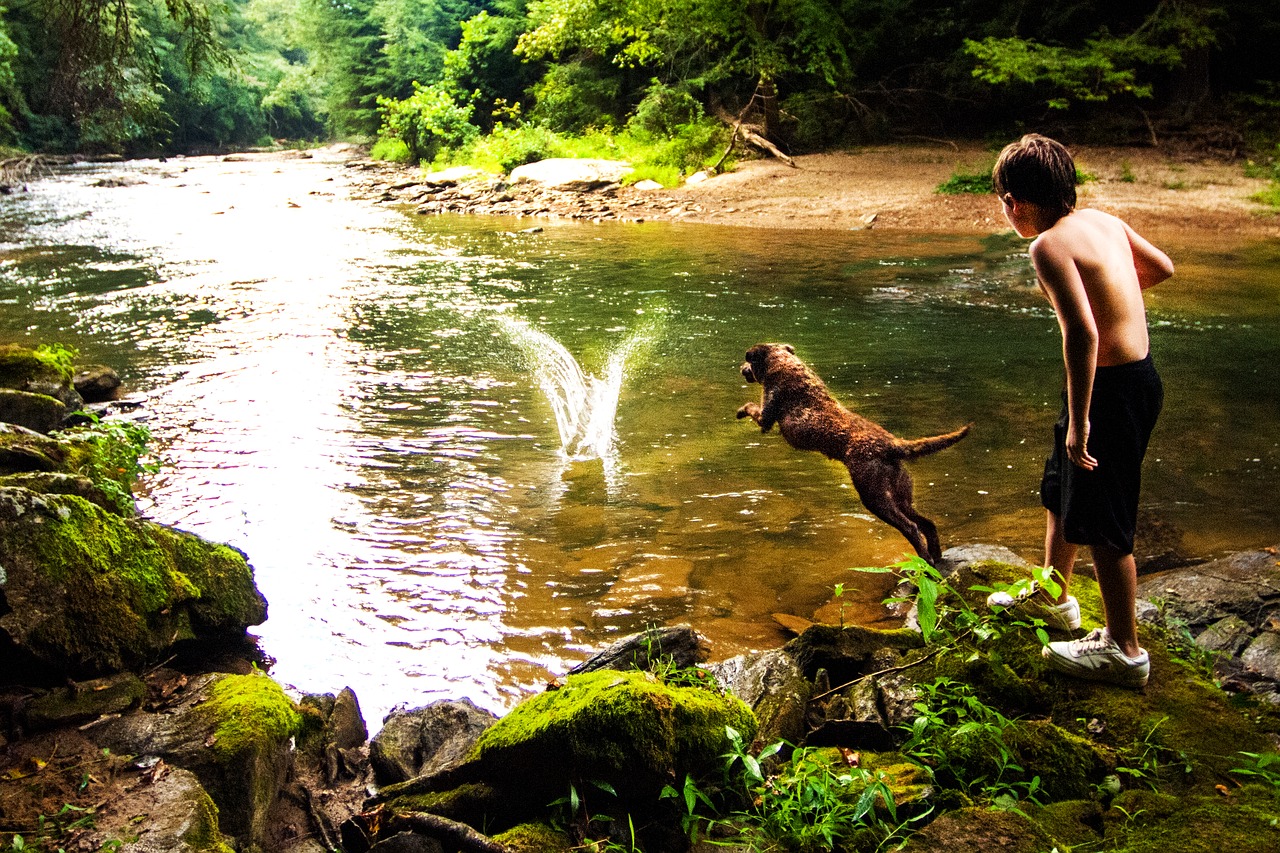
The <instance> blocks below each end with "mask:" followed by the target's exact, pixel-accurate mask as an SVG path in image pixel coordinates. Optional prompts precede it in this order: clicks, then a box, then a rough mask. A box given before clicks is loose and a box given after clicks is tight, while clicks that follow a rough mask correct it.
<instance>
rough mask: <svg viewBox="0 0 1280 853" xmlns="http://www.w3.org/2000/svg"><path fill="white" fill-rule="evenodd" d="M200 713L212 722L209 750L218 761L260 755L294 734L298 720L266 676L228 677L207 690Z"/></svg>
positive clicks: (286, 697)
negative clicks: (211, 740)
mask: <svg viewBox="0 0 1280 853" xmlns="http://www.w3.org/2000/svg"><path fill="white" fill-rule="evenodd" d="M200 707H201V711H200V713H201V714H206V715H209V716H210V717H212V719H213V723H214V742H213V750H214V753H215V754H216V755H217V756H218V759H219V760H220V761H223V762H228V761H231V760H233V759H236V758H240V757H244V756H248V755H254V754H264V753H266V752H267V751H269V750H270V749H273V748H274V747H276V746H278V745H279V744H280V743H282V742H284V741H285V740H287V739H288V738H290V737H292V736H293V735H294V734H296V733H297V732H298V731H299V729H300V728H301V725H302V717H301V716H300V715H299V714H298V709H297V708H296V707H295V706H294V704H293V700H291V699H290V698H289V697H288V696H286V695H285V692H284V690H283V689H282V688H281V687H280V685H279V684H277V683H276V682H274V681H272V680H271V679H270V678H268V677H267V676H266V675H263V674H261V673H255V674H252V675H228V676H226V677H225V678H222V679H219V680H218V681H217V682H216V683H215V684H214V685H213V686H212V687H211V688H210V691H209V701H208V702H206V703H204V705H202V706H200Z"/></svg>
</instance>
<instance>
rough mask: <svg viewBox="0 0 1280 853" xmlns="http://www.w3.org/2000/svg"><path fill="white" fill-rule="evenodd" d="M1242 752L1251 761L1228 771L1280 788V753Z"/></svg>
mask: <svg viewBox="0 0 1280 853" xmlns="http://www.w3.org/2000/svg"><path fill="white" fill-rule="evenodd" d="M1240 754H1241V755H1243V756H1244V757H1245V758H1247V759H1249V762H1248V763H1247V764H1246V765H1245V766H1243V767H1233V768H1231V770H1230V771H1228V772H1230V773H1235V774H1238V775H1240V776H1247V777H1250V778H1252V779H1257V780H1259V781H1262V782H1266V783H1267V784H1269V785H1270V786H1271V787H1273V788H1276V789H1278V790H1280V753H1275V752H1243V751H1242V752H1241V753H1240Z"/></svg>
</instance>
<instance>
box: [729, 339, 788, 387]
mask: <svg viewBox="0 0 1280 853" xmlns="http://www.w3.org/2000/svg"><path fill="white" fill-rule="evenodd" d="M780 350H781V351H783V352H786V353H787V354H788V355H794V354H795V351H796V348H795V347H793V346H792V345H791V344H756V345H755V346H753V347H752V348H751V349H749V350H747V360H746V361H744V362H742V368H741V369H742V378H743V379H745V380H747V381H748V382H763V381H764V375H765V373H766V372H767V370H766V364H767V362H768V361H769V356H770V355H771V354H772V353H774V352H777V351H780Z"/></svg>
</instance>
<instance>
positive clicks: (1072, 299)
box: [1031, 236, 1098, 471]
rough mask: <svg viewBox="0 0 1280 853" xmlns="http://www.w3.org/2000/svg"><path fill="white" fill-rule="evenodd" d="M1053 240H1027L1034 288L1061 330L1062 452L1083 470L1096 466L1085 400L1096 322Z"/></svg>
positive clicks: (1071, 264)
mask: <svg viewBox="0 0 1280 853" xmlns="http://www.w3.org/2000/svg"><path fill="white" fill-rule="evenodd" d="M1057 242H1058V241H1055V240H1046V239H1045V238H1044V237H1043V236H1041V238H1040V239H1038V240H1036V241H1035V242H1034V243H1032V244H1031V261H1032V263H1033V264H1034V265H1035V269H1036V275H1037V276H1038V277H1039V279H1040V287H1041V289H1042V290H1044V292H1045V295H1046V296H1048V297H1049V302H1050V303H1052V304H1053V311H1054V313H1055V314H1056V315H1057V316H1058V326H1059V327H1060V328H1061V329H1062V360H1063V362H1064V364H1065V365H1066V369H1067V414H1068V422H1067V441H1066V444H1067V448H1066V449H1067V456H1068V458H1070V459H1071V461H1072V462H1074V463H1075V464H1076V465H1079V466H1080V467H1081V468H1084V469H1086V470H1090V471H1091V470H1093V469H1094V468H1097V467H1098V460H1096V459H1094V458H1093V457H1092V456H1090V455H1089V450H1088V444H1089V402H1090V400H1091V399H1092V397H1093V374H1094V371H1095V369H1096V368H1097V365H1098V327H1097V324H1096V323H1095V322H1094V319H1093V312H1092V311H1091V310H1090V307H1089V297H1088V294H1087V293H1086V292H1085V289H1084V281H1083V280H1081V278H1080V273H1079V272H1078V271H1077V270H1076V264H1075V259H1074V258H1073V257H1072V256H1071V254H1070V252H1069V251H1067V250H1066V248H1065V247H1063V246H1060V245H1057Z"/></svg>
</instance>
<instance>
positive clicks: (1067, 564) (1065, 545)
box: [1044, 510, 1078, 604]
mask: <svg viewBox="0 0 1280 853" xmlns="http://www.w3.org/2000/svg"><path fill="white" fill-rule="evenodd" d="M1077 547H1078V546H1076V545H1073V544H1072V543H1070V542H1068V541H1067V540H1066V539H1065V538H1064V537H1063V534H1062V517H1061V516H1059V515H1058V514H1057V513H1055V512H1053V511H1052V510H1045V526H1044V564H1045V566H1047V567H1050V568H1052V569H1054V570H1055V571H1056V572H1057V573H1058V574H1059V575H1061V576H1062V577H1061V580H1060V581H1059V583H1061V584H1062V592H1061V593H1060V594H1059V595H1058V598H1057V599H1056V601H1055V603H1056V604H1063V603H1065V602H1066V600H1067V587H1068V586H1069V585H1070V583H1071V572H1072V571H1073V570H1074V569H1075V565H1076V550H1077Z"/></svg>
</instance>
